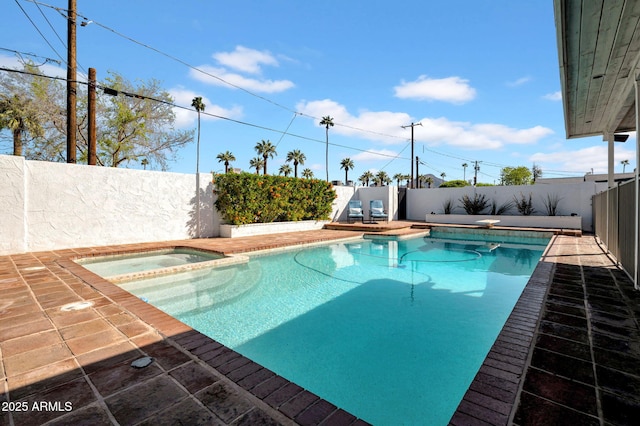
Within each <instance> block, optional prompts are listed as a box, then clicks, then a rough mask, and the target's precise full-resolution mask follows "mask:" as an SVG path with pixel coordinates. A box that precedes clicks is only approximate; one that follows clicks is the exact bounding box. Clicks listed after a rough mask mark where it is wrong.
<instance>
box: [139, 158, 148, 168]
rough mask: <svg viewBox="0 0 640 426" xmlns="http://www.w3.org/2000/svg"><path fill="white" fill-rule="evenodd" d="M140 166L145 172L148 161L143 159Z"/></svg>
mask: <svg viewBox="0 0 640 426" xmlns="http://www.w3.org/2000/svg"><path fill="white" fill-rule="evenodd" d="M140 164H142V167H143V168H144V170H147V164H149V160H147V159H146V158H143V159H142V161H140Z"/></svg>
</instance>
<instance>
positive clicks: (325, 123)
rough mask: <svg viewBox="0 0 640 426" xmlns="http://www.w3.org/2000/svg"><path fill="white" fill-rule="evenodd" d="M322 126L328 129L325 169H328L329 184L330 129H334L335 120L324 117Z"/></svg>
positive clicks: (321, 122)
mask: <svg viewBox="0 0 640 426" xmlns="http://www.w3.org/2000/svg"><path fill="white" fill-rule="evenodd" d="M320 125H321V126H325V128H326V138H327V143H326V149H325V151H326V152H325V168H326V169H327V182H329V127H333V118H331V117H330V116H328V115H327V116H325V117H322V121H320Z"/></svg>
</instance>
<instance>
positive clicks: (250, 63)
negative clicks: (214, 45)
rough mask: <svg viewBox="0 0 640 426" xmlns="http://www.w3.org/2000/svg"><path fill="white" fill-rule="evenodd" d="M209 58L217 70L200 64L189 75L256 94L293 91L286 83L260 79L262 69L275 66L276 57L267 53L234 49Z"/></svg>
mask: <svg viewBox="0 0 640 426" xmlns="http://www.w3.org/2000/svg"><path fill="white" fill-rule="evenodd" d="M213 58H214V59H215V60H216V61H217V62H218V64H219V65H220V66H214V65H208V64H203V65H200V66H199V67H197V69H191V70H190V71H189V75H190V76H191V77H192V78H194V79H196V80H198V81H202V82H204V83H207V84H212V85H215V86H224V87H227V88H242V89H245V90H248V91H251V92H259V93H279V92H284V91H285V90H289V89H291V88H293V87H295V84H294V83H293V82H292V81H289V80H271V79H267V78H264V77H262V66H263V65H268V66H278V65H279V63H278V60H277V59H276V57H275V56H274V55H272V54H271V53H270V52H268V51H259V50H255V49H250V48H248V47H244V46H236V49H235V50H234V51H232V52H218V53H214V54H213ZM285 59H286V60H287V61H293V59H290V58H286V57H285ZM245 74H248V75H250V76H247V75H245Z"/></svg>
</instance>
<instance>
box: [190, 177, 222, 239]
mask: <svg viewBox="0 0 640 426" xmlns="http://www.w3.org/2000/svg"><path fill="white" fill-rule="evenodd" d="M196 187H197V188H198V189H197V191H198V192H197V193H196V194H195V195H194V196H193V198H191V200H190V201H189V203H190V204H191V211H190V212H189V221H188V222H187V232H188V233H189V237H191V238H208V237H213V236H215V235H216V234H217V232H216V231H217V227H218V225H219V218H218V215H217V214H214V210H215V206H214V205H213V203H214V201H215V198H214V195H213V182H211V181H209V183H208V184H207V186H206V188H204V189H203V188H202V187H201V185H200V184H199V182H198V183H197V184H196Z"/></svg>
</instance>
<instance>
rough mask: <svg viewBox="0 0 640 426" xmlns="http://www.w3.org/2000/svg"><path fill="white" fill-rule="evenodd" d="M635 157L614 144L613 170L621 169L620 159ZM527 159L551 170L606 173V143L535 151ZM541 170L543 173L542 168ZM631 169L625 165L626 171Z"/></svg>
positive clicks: (631, 167) (625, 149)
mask: <svg viewBox="0 0 640 426" xmlns="http://www.w3.org/2000/svg"><path fill="white" fill-rule="evenodd" d="M634 158H635V151H634V150H629V149H627V148H625V147H624V146H620V145H616V146H615V151H614V159H615V160H614V167H615V170H616V171H617V172H618V171H620V172H621V171H622V169H621V166H620V161H622V160H630V161H633V159H634ZM529 160H530V161H532V162H535V163H537V164H544V165H545V167H547V168H549V169H553V170H563V171H570V172H580V173H587V172H590V171H591V169H593V172H594V173H607V168H608V165H607V144H606V143H601V145H594V146H590V147H586V148H582V149H578V150H571V151H568V150H564V151H556V152H551V153H542V152H539V153H536V154H533V155H532V156H531V157H529ZM545 167H543V168H542V172H543V173H544V168H545ZM631 170H633V166H632V165H631V166H627V167H626V171H631Z"/></svg>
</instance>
